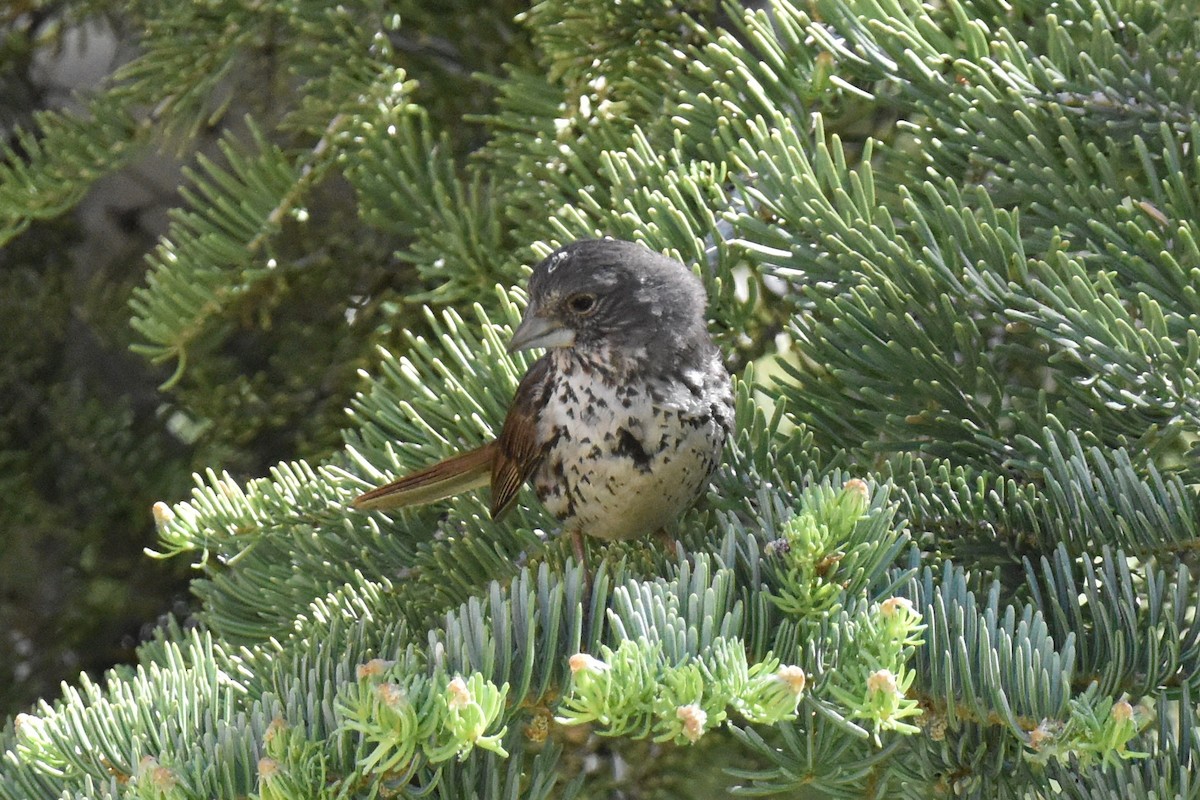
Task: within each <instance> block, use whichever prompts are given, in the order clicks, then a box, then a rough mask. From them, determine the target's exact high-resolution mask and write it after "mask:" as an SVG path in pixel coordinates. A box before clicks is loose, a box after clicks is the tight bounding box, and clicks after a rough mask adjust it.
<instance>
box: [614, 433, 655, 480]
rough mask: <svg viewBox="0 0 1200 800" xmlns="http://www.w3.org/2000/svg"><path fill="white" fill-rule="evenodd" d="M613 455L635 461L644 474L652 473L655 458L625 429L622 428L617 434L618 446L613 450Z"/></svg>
mask: <svg viewBox="0 0 1200 800" xmlns="http://www.w3.org/2000/svg"><path fill="white" fill-rule="evenodd" d="M613 453H614V454H616V455H619V456H625V457H627V458H631V459H633V465H634V466H635V467H637V468H638V469H639V470H641V471H642V472H649V471H650V461H651V459H652V458H653V456H651V455H650V454H649V453H647V452H646V448H644V447H642V443H641V442H640V441H639V440H638V438H637V437H636V436H634V435H633V434H632V433H630V432H629V431H628V430H626V429H625V428H621V430H620V433H618V434H617V446H616V447H614V448H613Z"/></svg>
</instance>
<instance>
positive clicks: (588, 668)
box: [568, 653, 608, 675]
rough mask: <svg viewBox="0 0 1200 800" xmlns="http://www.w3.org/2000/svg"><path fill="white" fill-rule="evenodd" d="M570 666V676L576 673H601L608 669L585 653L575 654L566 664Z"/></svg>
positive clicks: (598, 660)
mask: <svg viewBox="0 0 1200 800" xmlns="http://www.w3.org/2000/svg"><path fill="white" fill-rule="evenodd" d="M568 663H569V664H570V665H571V674H572V675H574V674H575V673H577V672H581V671H582V672H603V671H604V670H606V669H608V664H605V663H604V662H603V661H601V660H600V659H598V658H594V657H592V656H589V655H588V654H587V653H576V654H575V655H573V656H571V659H570V661H569V662H568Z"/></svg>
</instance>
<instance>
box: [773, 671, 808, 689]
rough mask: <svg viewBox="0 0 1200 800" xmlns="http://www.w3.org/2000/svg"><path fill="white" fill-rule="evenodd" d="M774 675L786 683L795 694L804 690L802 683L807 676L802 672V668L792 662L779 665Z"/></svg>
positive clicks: (805, 680)
mask: <svg viewBox="0 0 1200 800" xmlns="http://www.w3.org/2000/svg"><path fill="white" fill-rule="evenodd" d="M775 677H777V678H779V680H781V681H783V682H784V683H786V684H787V685H788V688H790V689H791V690H792V692H793V693H795V694H800V693H801V692H803V691H804V684H805V682H807V680H808V678H807V676H806V675H805V674H804V670H802V669H800V668H799V667H797V666H795V665H794V664H785V665H784V666H782V667H780V668H779V670H778V671H777V672H776V673H775Z"/></svg>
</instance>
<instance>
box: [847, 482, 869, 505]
mask: <svg viewBox="0 0 1200 800" xmlns="http://www.w3.org/2000/svg"><path fill="white" fill-rule="evenodd" d="M842 488H843V489H845V490H846V491H847V492H851V493H852V494H856V495H858V496H859V497H860V498H862V499H863V501H864V502H865V501H866V500H869V499H871V488H870V487H869V486H867V482H866V481H864V480H862V479H861V478H851V479H850V480H848V481H846V483H845V485H844V486H843V487H842Z"/></svg>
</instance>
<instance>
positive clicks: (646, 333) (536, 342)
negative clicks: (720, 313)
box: [509, 239, 711, 361]
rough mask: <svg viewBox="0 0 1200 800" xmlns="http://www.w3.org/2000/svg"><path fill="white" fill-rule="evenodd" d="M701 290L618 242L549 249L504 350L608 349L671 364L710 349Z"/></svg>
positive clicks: (674, 265)
mask: <svg viewBox="0 0 1200 800" xmlns="http://www.w3.org/2000/svg"><path fill="white" fill-rule="evenodd" d="M706 299H707V297H706V295H705V292H704V284H702V283H701V282H700V279H699V278H697V277H696V276H695V275H693V274H692V272H691V270H689V269H688V268H687V267H685V266H684V265H683V264H681V263H679V262H678V261H675V260H674V259H670V258H667V257H666V256H663V255H660V254H658V253H655V252H654V251H652V250H649V249H648V248H646V247H643V246H642V245H639V244H634V243H633V242H625V241H621V240H619V239H582V240H580V241H577V242H572V243H571V244H568V245H566V246H564V247H560V248H559V249H558V250H555V251H554V252H553V253H551V254H550V255H549V256H547V257H546V259H545V260H544V261H542V263H540V264H538V265H537V266H536V267H535V268H534V270H533V275H531V276H530V278H529V307H528V308H527V309H526V310H525V316H524V318H523V319H522V320H521V325H520V327H518V328H517V330H516V332H515V333H514V334H513V338H512V341H511V342H510V344H509V350H510V351H517V350H525V349H527V348H531V347H547V348H554V347H570V348H574V349H576V350H580V351H587V350H596V349H602V348H609V349H611V350H612V351H614V352H615V353H618V354H622V355H625V356H628V357H630V358H648V359H649V360H652V361H658V360H665V359H670V358H676V357H678V356H680V355H682V354H686V353H687V351H688V350H689V349H695V348H703V347H709V346H711V345H710V344H709V341H710V340H709V338H708V332H707V329H706V328H705V325H704V307H705V301H706Z"/></svg>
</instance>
